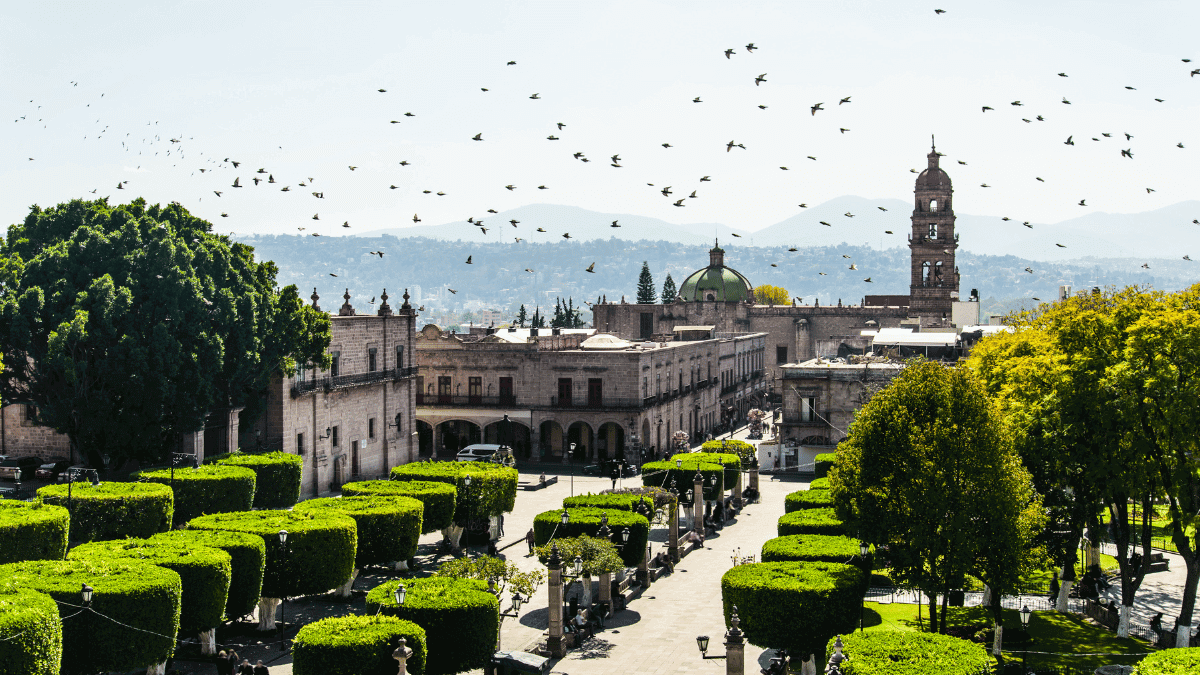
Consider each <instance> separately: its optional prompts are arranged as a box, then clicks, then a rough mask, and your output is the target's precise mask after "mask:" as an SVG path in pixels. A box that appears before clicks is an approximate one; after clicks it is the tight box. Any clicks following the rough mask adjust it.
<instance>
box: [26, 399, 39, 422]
mask: <svg viewBox="0 0 1200 675" xmlns="http://www.w3.org/2000/svg"><path fill="white" fill-rule="evenodd" d="M25 421H26V422H28V423H29V424H33V423H35V422H37V406H36V405H34V404H32V403H26V404H25Z"/></svg>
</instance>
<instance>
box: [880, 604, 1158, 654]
mask: <svg viewBox="0 0 1200 675" xmlns="http://www.w3.org/2000/svg"><path fill="white" fill-rule="evenodd" d="M863 619H864V627H865V629H866V630H868V631H873V630H901V631H923V630H928V628H929V612H928V607H924V608H922V609H921V610H920V619H918V609H917V605H906V604H897V603H892V604H879V603H877V602H868V603H866V606H865V608H864V611H863ZM946 619H947V620H946V623H947V626H948V628H949V629H951V630H953V629H955V628H959V629H963V628H967V627H978V628H980V629H983V628H986V627H989V626H990V625H991V618H990V616H989V614H988V611H987V609H985V608H983V607H950V608H948V609H947V612H946ZM1020 625H1021V617H1020V615H1019V614H1018V613H1017V610H1010V609H1006V610H1004V626H1005V628H1006V630H1005V634H1006V637H1007V638H1009V639H1006V640H1005V641H1004V659H1005V661H1006V662H1009V661H1013V660H1016V661H1019V660H1020V659H1021V658H1022V656H1024V655H1025V650H1028V652H1031V653H1029V654H1028V656H1027V658H1028V664H1029V666H1030V667H1032V668H1034V669H1054V668H1072V669H1080V670H1086V671H1091V670H1094V669H1096V668H1098V667H1100V666H1104V665H1108V664H1110V663H1115V664H1122V665H1132V664H1134V663H1137V662H1138V661H1141V660H1142V658H1143V656H1141V654H1145V653H1147V652H1150V651H1153V649H1152V648H1151V647H1150V645H1149V644H1148V643H1146V642H1143V641H1142V640H1138V639H1134V638H1127V639H1119V638H1117V637H1116V635H1115V634H1113V633H1110V632H1108V631H1107V630H1105V629H1103V628H1100V627H1099V626H1094V625H1091V624H1089V623H1087V622H1086V621H1084V620H1083V618H1081V617H1079V616H1076V615H1074V614H1059V613H1058V612H1034V613H1033V616H1032V617H1031V618H1030V620H1029V635H1030V637H1031V638H1032V642H1030V643H1024V642H1018V641H1016V638H1017V635H1015V634H1019V626H1020ZM984 646H985V647H986V648H987V649H988V651H989V653H990V651H991V643H990V642H988V643H987V644H985V645H984ZM1032 652H1046V653H1032ZM1077 654H1100V656H1076V655H1077ZM1127 654H1128V656H1126V655H1127Z"/></svg>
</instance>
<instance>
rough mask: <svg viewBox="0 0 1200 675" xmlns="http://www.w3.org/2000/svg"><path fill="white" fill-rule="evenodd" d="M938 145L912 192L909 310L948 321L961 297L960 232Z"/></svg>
mask: <svg viewBox="0 0 1200 675" xmlns="http://www.w3.org/2000/svg"><path fill="white" fill-rule="evenodd" d="M939 157H940V155H939V154H938V151H937V147H936V146H934V147H933V148H932V149H931V150H930V151H929V155H928V159H929V167H928V168H926V169H925V170H924V171H922V172H921V175H920V176H918V177H917V184H916V187H915V188H914V189H913V193H914V194H915V195H916V206H915V208H913V214H912V234H911V235H910V236H909V238H908V248H909V249H910V250H911V251H912V281H911V285H910V289H911V290H910V292H909V296H910V299H909V307H910V311H911V312H912V313H914V314H915V315H916V316H919V317H922V318H930V319H942V318H946V319H947V320H948V319H949V318H950V316H951V309H952V303H953V302H954V301H955V300H958V267H957V266H955V264H954V251H955V250H956V249H957V248H958V235H956V234H955V233H954V204H953V202H952V201H951V195H952V194H953V193H954V189H953V188H952V187H951V186H950V176H948V175H946V172H945V171H943V170H942V169H941V168H940V167H939V166H938V158H939Z"/></svg>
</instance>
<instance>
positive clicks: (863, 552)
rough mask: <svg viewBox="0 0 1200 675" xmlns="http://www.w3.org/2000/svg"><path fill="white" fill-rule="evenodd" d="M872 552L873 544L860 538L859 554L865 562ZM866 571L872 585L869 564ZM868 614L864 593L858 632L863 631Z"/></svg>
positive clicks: (868, 580) (868, 582)
mask: <svg viewBox="0 0 1200 675" xmlns="http://www.w3.org/2000/svg"><path fill="white" fill-rule="evenodd" d="M870 552H871V546H870V545H869V544H867V542H865V541H862V540H859V542H858V554H859V555H860V556H862V559H863V561H864V563H865V562H866V560H867V554H868V553H870ZM866 572H867V586H868V587H870V585H871V570H870V566H869V565H868V566H867V570H866ZM866 615H867V596H865V595H864V596H863V599H862V603H861V604H860V605H859V610H858V632H859V633H861V632H863V623H864V622H865V621H866Z"/></svg>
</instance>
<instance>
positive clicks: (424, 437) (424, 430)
mask: <svg viewBox="0 0 1200 675" xmlns="http://www.w3.org/2000/svg"><path fill="white" fill-rule="evenodd" d="M417 454H418V455H419V456H421V457H431V456H432V455H433V427H431V426H430V425H429V423H428V422H422V421H421V420H417Z"/></svg>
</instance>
